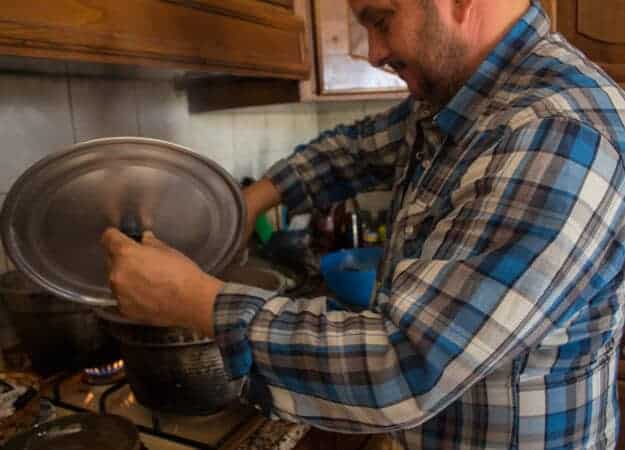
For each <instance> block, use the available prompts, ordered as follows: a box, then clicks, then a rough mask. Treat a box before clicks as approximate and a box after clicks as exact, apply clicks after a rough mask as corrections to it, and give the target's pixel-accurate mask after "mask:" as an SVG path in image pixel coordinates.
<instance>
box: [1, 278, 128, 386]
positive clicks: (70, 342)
mask: <svg viewBox="0 0 625 450" xmlns="http://www.w3.org/2000/svg"><path fill="white" fill-rule="evenodd" d="M0 295H1V296H2V299H3V301H4V304H5V305H6V307H7V310H8V311H9V315H10V319H11V323H12V324H13V326H14V327H15V328H16V331H17V334H18V336H19V339H20V341H21V344H22V346H23V348H24V350H25V351H26V353H27V354H28V356H29V358H30V360H31V363H32V366H33V369H34V370H35V371H36V372H37V373H39V374H40V375H42V376H48V375H51V374H54V373H56V372H59V371H62V370H72V369H82V368H84V367H90V366H98V365H101V364H104V363H109V362H112V361H116V360H117V359H119V348H118V345H117V342H115V341H114V340H112V339H111V338H110V336H108V335H107V334H106V332H105V331H104V329H103V327H102V323H101V321H100V319H98V317H97V315H96V314H95V313H94V311H93V309H92V308H90V307H88V306H85V305H80V304H77V303H74V302H70V301H67V300H65V299H61V298H57V297H55V296H54V295H52V294H50V293H49V292H46V291H44V290H43V289H42V288H40V287H39V286H37V285H35V284H34V283H32V282H31V281H30V280H29V279H28V278H27V277H26V276H25V275H23V274H21V273H19V272H16V271H13V272H7V273H5V274H3V275H2V276H1V277H0Z"/></svg>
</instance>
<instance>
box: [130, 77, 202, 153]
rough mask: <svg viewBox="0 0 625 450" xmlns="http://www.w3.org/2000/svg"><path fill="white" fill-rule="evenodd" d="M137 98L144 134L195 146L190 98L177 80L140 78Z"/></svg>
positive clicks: (141, 127) (137, 83) (140, 126)
mask: <svg viewBox="0 0 625 450" xmlns="http://www.w3.org/2000/svg"><path fill="white" fill-rule="evenodd" d="M136 98H137V109H138V117H139V119H138V120H139V132H140V134H141V136H145V137H149V138H155V139H163V140H166V141H170V142H173V143H176V144H180V145H184V146H185V147H192V146H193V137H192V135H191V125H190V121H189V112H188V104H187V97H186V94H185V93H184V91H179V90H178V91H177V90H175V89H174V84H173V82H168V81H137V82H136Z"/></svg>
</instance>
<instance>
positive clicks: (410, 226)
mask: <svg viewBox="0 0 625 450" xmlns="http://www.w3.org/2000/svg"><path fill="white" fill-rule="evenodd" d="M412 233H414V227H413V226H412V225H408V226H407V227H406V234H412Z"/></svg>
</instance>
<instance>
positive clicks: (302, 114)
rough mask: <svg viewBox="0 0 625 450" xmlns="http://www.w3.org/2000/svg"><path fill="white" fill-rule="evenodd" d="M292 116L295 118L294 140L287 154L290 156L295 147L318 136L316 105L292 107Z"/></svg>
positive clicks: (304, 104) (308, 104) (303, 104)
mask: <svg viewBox="0 0 625 450" xmlns="http://www.w3.org/2000/svg"><path fill="white" fill-rule="evenodd" d="M293 114H294V116H295V130H294V136H293V137H294V138H293V141H292V142H291V145H290V148H289V151H288V152H287V154H290V153H291V152H292V151H293V149H294V148H295V147H296V146H297V145H300V144H306V143H308V142H309V141H311V140H312V139H314V138H316V137H317V136H318V135H319V118H318V116H317V105H316V104H314V103H301V104H297V105H294V110H293Z"/></svg>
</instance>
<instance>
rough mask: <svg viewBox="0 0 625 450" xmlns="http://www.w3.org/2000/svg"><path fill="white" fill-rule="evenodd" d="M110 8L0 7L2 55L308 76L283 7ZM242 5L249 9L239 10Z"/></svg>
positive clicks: (63, 4) (82, 3)
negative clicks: (0, 8)
mask: <svg viewBox="0 0 625 450" xmlns="http://www.w3.org/2000/svg"><path fill="white" fill-rule="evenodd" d="M111 3H112V2H106V1H102V0H98V1H86V0H79V1H76V0H58V1H57V2H55V3H54V6H47V7H46V6H41V5H38V4H35V2H32V1H30V2H28V1H27V2H24V1H22V2H19V3H13V4H12V5H8V6H3V18H2V19H0V49H1V50H2V52H3V53H4V54H9V55H17V56H34V57H45V58H56V59H67V60H77V61H93V62H106V63H118V64H130V65H137V64H139V65H144V64H145V65H148V66H162V67H171V68H180V69H190V70H197V71H218V72H224V73H231V74H238V75H249V74H251V75H257V76H271V77H282V78H291V79H305V78H306V77H307V76H308V72H309V65H310V62H309V58H308V54H307V48H306V44H305V40H304V39H305V33H304V24H303V21H302V20H301V19H299V18H297V17H295V15H294V14H292V13H290V12H288V11H286V10H284V9H283V8H280V7H277V6H272V5H265V4H261V3H260V2H258V1H252V0H228V2H221V4H219V1H218V0H192V1H191V2H188V1H184V2H183V1H179V0H131V1H127V2H126V3H125V5H124V8H121V9H120V8H119V5H114V4H111ZM199 4H201V8H200V7H198V5H199ZM226 4H227V5H226ZM190 5H191V6H190ZM246 5H247V6H252V5H253V6H254V8H252V9H248V10H247V11H242V9H241V8H243V7H244V6H246ZM116 6H117V7H116ZM276 12H277V14H274V15H272V16H271V17H269V16H268V15H267V14H270V13H272V14H273V13H276ZM256 13H258V17H256V16H255V14H256ZM256 19H258V20H256Z"/></svg>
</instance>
